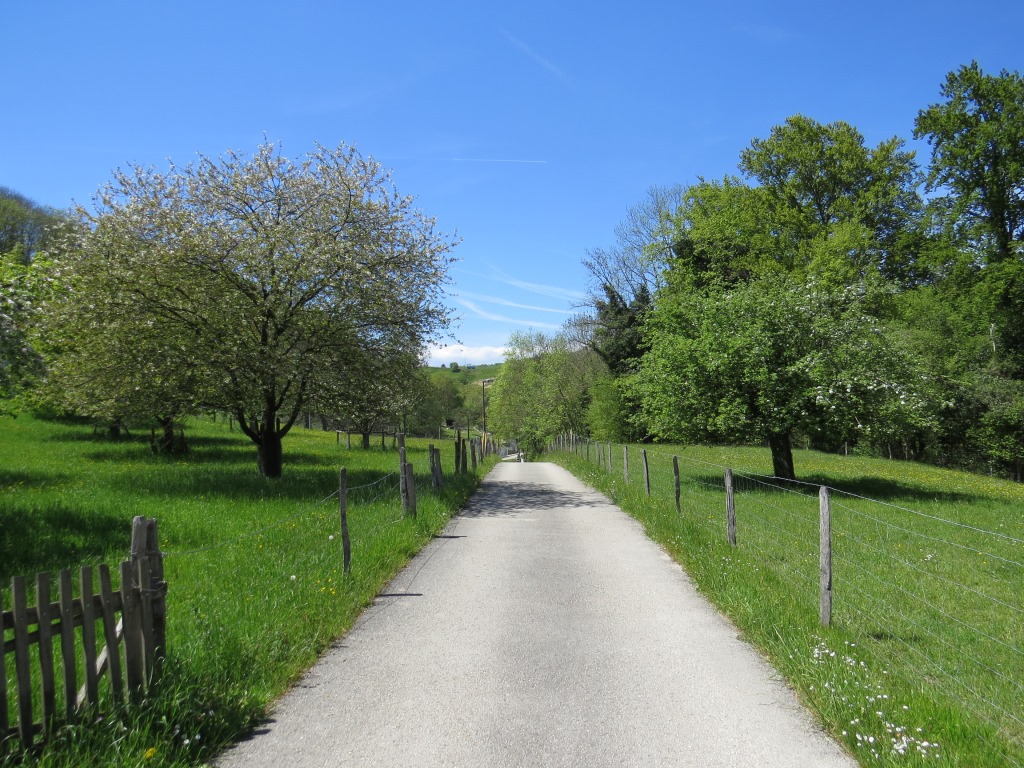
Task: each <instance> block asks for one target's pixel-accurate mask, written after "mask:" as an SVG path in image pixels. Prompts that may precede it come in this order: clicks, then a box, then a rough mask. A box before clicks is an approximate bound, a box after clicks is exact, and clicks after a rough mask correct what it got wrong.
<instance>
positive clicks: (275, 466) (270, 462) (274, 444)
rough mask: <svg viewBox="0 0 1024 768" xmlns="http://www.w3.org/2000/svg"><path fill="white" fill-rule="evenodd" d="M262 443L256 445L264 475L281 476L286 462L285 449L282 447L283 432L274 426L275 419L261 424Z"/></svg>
mask: <svg viewBox="0 0 1024 768" xmlns="http://www.w3.org/2000/svg"><path fill="white" fill-rule="evenodd" d="M261 427H262V430H261V432H260V443H259V445H258V446H257V447H256V450H257V457H256V458H257V462H258V463H259V468H260V474H261V475H263V477H271V478H278V477H281V469H282V465H283V463H284V451H283V449H282V447H281V433H280V432H278V431H277V430H276V429H275V428H274V420H273V419H271V420H268V421H264V422H263V424H262V425H261Z"/></svg>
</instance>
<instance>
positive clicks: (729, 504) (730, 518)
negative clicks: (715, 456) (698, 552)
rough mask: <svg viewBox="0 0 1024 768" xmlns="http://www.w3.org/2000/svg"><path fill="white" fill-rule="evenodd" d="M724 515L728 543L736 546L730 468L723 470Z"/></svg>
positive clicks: (733, 497) (734, 504) (734, 511)
mask: <svg viewBox="0 0 1024 768" xmlns="http://www.w3.org/2000/svg"><path fill="white" fill-rule="evenodd" d="M725 516H726V521H727V525H728V535H729V543H730V544H732V545H733V546H734V547H735V546H736V497H735V495H734V492H733V487H732V470H731V469H726V470H725Z"/></svg>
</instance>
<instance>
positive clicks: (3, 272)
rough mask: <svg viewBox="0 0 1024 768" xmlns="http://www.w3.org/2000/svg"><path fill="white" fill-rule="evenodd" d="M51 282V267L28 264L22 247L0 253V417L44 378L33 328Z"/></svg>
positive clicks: (8, 411)
mask: <svg viewBox="0 0 1024 768" xmlns="http://www.w3.org/2000/svg"><path fill="white" fill-rule="evenodd" d="M49 280H50V275H49V264H48V263H47V262H45V261H41V260H35V261H33V262H31V263H28V262H26V260H25V258H24V255H23V250H22V248H21V247H20V246H16V247H15V248H14V249H13V250H12V251H11V252H9V253H0V414H3V413H5V412H7V413H10V412H13V409H12V407H11V406H12V405H13V403H12V402H11V399H12V398H14V397H15V396H16V395H18V394H19V393H21V392H22V391H23V390H24V389H25V387H26V386H27V385H28V383H29V382H32V381H34V380H36V379H37V378H38V377H39V376H40V375H41V374H42V365H41V360H40V357H39V354H38V353H37V351H36V349H35V347H34V345H33V339H32V325H33V324H34V321H35V319H36V318H37V317H38V313H39V308H40V305H41V304H42V302H43V301H44V299H45V296H46V292H47V291H48V286H49Z"/></svg>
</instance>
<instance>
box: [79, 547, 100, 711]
mask: <svg viewBox="0 0 1024 768" xmlns="http://www.w3.org/2000/svg"><path fill="white" fill-rule="evenodd" d="M78 583H79V603H80V605H81V608H82V663H83V664H84V668H83V672H84V676H85V683H84V684H83V686H82V691H81V693H80V694H79V696H78V702H77V704H78V706H79V707H82V706H83V705H84V704H86V703H88V704H89V706H92V707H95V706H96V705H97V704H99V701H100V694H99V682H98V680H97V674H96V609H95V602H94V601H93V597H94V595H95V591H94V589H93V579H92V566H89V565H87V566H85V567H84V568H82V569H81V571H79V573H78ZM83 694H84V698H83Z"/></svg>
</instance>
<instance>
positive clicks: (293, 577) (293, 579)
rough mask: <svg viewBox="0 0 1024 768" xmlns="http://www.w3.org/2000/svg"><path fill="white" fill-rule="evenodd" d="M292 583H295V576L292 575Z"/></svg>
mask: <svg viewBox="0 0 1024 768" xmlns="http://www.w3.org/2000/svg"><path fill="white" fill-rule="evenodd" d="M292 581H295V574H294V573H293V574H292Z"/></svg>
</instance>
